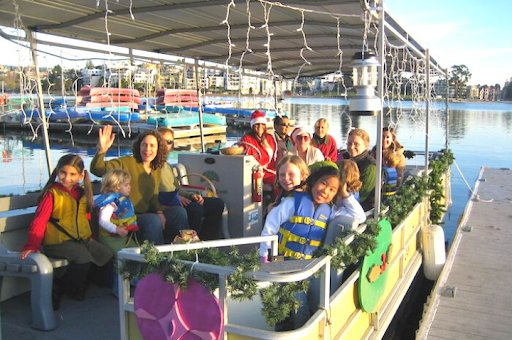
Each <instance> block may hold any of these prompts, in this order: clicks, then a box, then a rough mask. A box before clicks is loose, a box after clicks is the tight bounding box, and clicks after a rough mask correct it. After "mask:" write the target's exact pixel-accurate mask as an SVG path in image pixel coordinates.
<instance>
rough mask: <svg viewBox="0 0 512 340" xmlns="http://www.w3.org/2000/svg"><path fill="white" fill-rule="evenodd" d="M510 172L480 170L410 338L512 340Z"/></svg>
mask: <svg viewBox="0 0 512 340" xmlns="http://www.w3.org/2000/svg"><path fill="white" fill-rule="evenodd" d="M511 211H512V170H511V169H508V168H507V169H491V168H482V169H481V171H480V174H479V177H478V180H477V181H476V184H475V188H474V191H473V195H472V197H471V199H470V200H469V201H468V204H467V206H466V209H465V211H464V214H463V216H462V218H461V221H460V223H459V226H458V229H457V232H456V234H455V237H454V239H453V242H452V245H451V248H450V251H449V253H448V256H447V260H446V264H445V266H444V268H443V271H442V272H441V275H440V277H439V279H438V281H437V282H436V285H435V287H434V289H433V291H432V295H431V297H430V300H429V302H428V305H427V306H426V308H425V311H424V315H423V319H422V322H421V325H420V328H419V330H418V332H417V337H416V339H512V325H511V322H510V320H512V290H511V288H510V286H511V285H512V261H511V259H510V249H511V246H512V213H511Z"/></svg>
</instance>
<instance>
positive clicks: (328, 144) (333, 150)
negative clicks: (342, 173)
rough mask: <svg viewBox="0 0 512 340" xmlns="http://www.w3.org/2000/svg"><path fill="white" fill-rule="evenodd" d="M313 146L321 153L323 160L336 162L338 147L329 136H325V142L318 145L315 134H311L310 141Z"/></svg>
mask: <svg viewBox="0 0 512 340" xmlns="http://www.w3.org/2000/svg"><path fill="white" fill-rule="evenodd" d="M311 141H312V142H313V145H314V146H316V147H317V148H319V149H320V151H322V154H323V155H324V157H325V159H327V160H331V161H333V162H336V161H337V160H338V146H337V145H336V140H335V139H334V138H333V137H332V136H331V135H326V136H325V141H324V142H323V143H320V142H319V140H318V137H317V135H316V134H313V139H312V140H311Z"/></svg>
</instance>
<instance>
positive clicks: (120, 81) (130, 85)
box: [89, 0, 135, 138]
mask: <svg viewBox="0 0 512 340" xmlns="http://www.w3.org/2000/svg"><path fill="white" fill-rule="evenodd" d="M104 2H105V34H106V37H107V47H108V53H107V55H108V58H107V65H108V69H109V70H110V69H111V68H112V66H111V63H112V57H113V53H112V48H111V44H110V36H111V35H112V34H111V33H110V31H109V28H108V19H109V18H108V16H109V14H111V13H113V12H112V10H110V9H109V5H108V0H105V1H104ZM116 2H117V3H119V0H117V1H116ZM99 4H100V0H97V1H96V7H99ZM132 8H133V2H132V0H130V4H129V13H130V17H131V19H132V21H134V20H135V16H134V15H133V11H132ZM130 61H131V58H130ZM130 65H131V63H130ZM129 72H130V73H129V74H131V70H130V71H129ZM117 75H118V76H117V82H118V87H119V88H120V87H121V83H122V77H121V72H120V69H119V68H118V72H117ZM111 80H112V72H109V81H108V82H104V83H103V84H102V87H107V86H108V87H109V88H112V81H111ZM131 80H132V79H131V77H130V79H129V84H128V86H129V88H131V89H133V84H132V83H131ZM119 95H120V90H119ZM118 98H120V97H118ZM131 103H132V102H130V104H131ZM111 104H112V105H111V109H110V110H109V113H108V114H107V115H106V116H105V117H104V118H110V119H112V121H113V122H114V123H115V125H117V126H118V128H119V131H120V132H121V134H122V135H123V138H126V136H127V134H126V132H125V131H124V128H123V126H122V125H121V122H120V120H119V119H116V117H115V116H113V115H112V113H116V112H117V114H118V115H117V116H118V117H120V114H121V107H120V103H118V105H117V109H116V110H113V109H112V108H114V105H113V98H112V99H111ZM131 110H132V108H131V107H130V114H129V117H128V118H129V119H128V137H131V132H132V129H131V118H132V117H131V116H132V115H131ZM91 120H92V117H91ZM93 123H94V121H93ZM90 131H92V126H91V129H90V130H89V132H90Z"/></svg>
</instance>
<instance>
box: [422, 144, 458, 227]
mask: <svg viewBox="0 0 512 340" xmlns="http://www.w3.org/2000/svg"><path fill="white" fill-rule="evenodd" d="M454 160H455V157H454V156H453V153H452V152H451V151H450V150H448V149H443V150H441V151H440V153H439V154H437V155H436V157H435V159H434V160H433V161H432V162H430V170H431V171H430V175H429V180H428V187H429V189H430V190H431V194H430V197H429V200H430V221H432V223H433V224H441V219H442V217H443V215H444V213H445V212H446V209H445V208H444V206H443V204H442V203H443V201H444V199H445V198H446V197H444V185H443V175H444V174H445V173H446V172H447V171H448V169H449V168H450V166H451V165H452V164H453V161H454Z"/></svg>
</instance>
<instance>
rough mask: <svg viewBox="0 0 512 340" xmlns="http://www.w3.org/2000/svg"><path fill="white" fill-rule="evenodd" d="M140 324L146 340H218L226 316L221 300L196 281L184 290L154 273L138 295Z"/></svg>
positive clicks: (145, 279)
mask: <svg viewBox="0 0 512 340" xmlns="http://www.w3.org/2000/svg"><path fill="white" fill-rule="evenodd" d="M134 307H135V316H136V320H137V325H138V327H139V330H140V333H141V335H142V337H143V338H144V339H151V340H160V339H162V340H163V339H166V340H167V339H180V340H192V339H212V340H213V339H218V338H219V337H220V334H222V332H223V329H224V316H223V312H222V309H221V307H220V304H219V301H218V300H217V298H216V297H215V296H214V295H213V294H212V293H210V291H209V290H208V289H207V288H206V287H204V286H203V285H201V284H200V283H198V282H197V281H196V280H194V279H190V281H189V282H188V286H187V288H186V289H185V290H182V289H180V288H179V287H178V285H176V284H172V283H169V282H166V281H164V280H163V279H162V277H161V276H160V274H157V273H153V274H149V275H147V276H145V277H144V278H143V279H142V280H140V281H139V283H138V284H137V287H136V289H135V294H134Z"/></svg>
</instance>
